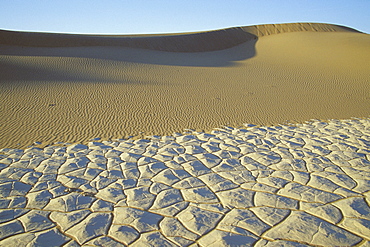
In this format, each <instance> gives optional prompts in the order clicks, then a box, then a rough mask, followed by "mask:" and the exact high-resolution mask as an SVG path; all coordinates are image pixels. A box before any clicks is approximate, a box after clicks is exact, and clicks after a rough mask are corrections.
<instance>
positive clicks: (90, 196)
mask: <svg viewBox="0 0 370 247" xmlns="http://www.w3.org/2000/svg"><path fill="white" fill-rule="evenodd" d="M369 61H370V38H369V35H368V34H364V33H360V32H358V31H356V30H353V29H350V28H346V27H341V26H335V25H329V24H308V23H305V24H299V23H298V24H297V23H296V24H280V25H259V26H250V27H242V28H231V29H225V30H218V31H210V32H201V33H188V34H174V35H140V36H89V35H62V34H41V33H22V32H10V31H0V112H1V118H0V126H1V131H0V148H1V149H0V246H307V245H308V246H368V245H370V238H369V236H370V227H369V226H370V207H369V205H370V161H369V159H370V119H369V115H370V114H369V113H370V110H369V109H370V85H369V78H370V70H369V65H368V64H369ZM335 119H336V120H335ZM186 129H188V130H186ZM128 137H133V138H130V139H128ZM144 137H145V138H144Z"/></svg>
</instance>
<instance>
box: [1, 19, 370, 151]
mask: <svg viewBox="0 0 370 247" xmlns="http://www.w3.org/2000/svg"><path fill="white" fill-rule="evenodd" d="M272 34H274V35H272ZM0 44H1V45H0V74H1V76H0V87H1V89H0V112H1V119H0V126H1V133H0V146H1V147H25V146H27V145H30V144H31V143H32V142H34V141H40V142H42V143H43V145H47V144H50V143H53V142H55V141H62V142H86V141H88V140H89V139H91V138H95V137H101V138H103V139H109V138H122V137H128V136H136V137H143V136H146V135H152V134H159V135H165V134H171V133H173V132H181V131H183V129H184V128H190V129H196V130H204V131H210V130H212V129H213V128H215V127H220V126H223V125H229V126H234V127H238V126H241V125H242V124H243V123H254V124H262V125H271V124H278V123H284V122H285V121H291V122H302V121H306V120H309V119H312V118H315V119H343V118H350V117H367V116H369V113H370V110H369V109H370V98H369V93H370V86H369V78H370V71H369V69H368V62H369V60H370V36H369V35H368V34H363V33H360V32H358V31H356V30H353V29H349V28H346V27H341V26H336V25H329V24H308V23H305V24H299V23H298V24H280V25H260V26H251V27H240V28H231V29H225V30H217V31H210V32H201V33H188V34H173V35H136V36H92V35H67V34H46V33H26V32H13V31H0ZM18 144H19V145H18Z"/></svg>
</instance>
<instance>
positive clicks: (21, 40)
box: [0, 23, 358, 52]
mask: <svg viewBox="0 0 370 247" xmlns="http://www.w3.org/2000/svg"><path fill="white" fill-rule="evenodd" d="M304 31H311V32H312V31H313V32H358V31H357V30H354V29H351V28H348V27H344V26H339V25H333V24H324V23H289V24H267V25H254V26H245V27H234V28H226V29H220V30H213V31H208V32H194V33H180V34H158V35H78V34H59V33H37V32H16V31H6V30H0V44H3V45H16V46H31V47H76V46H121V47H130V48H140V49H149V50H158V51H170V52H205V51H216V50H223V49H227V48H231V47H234V46H236V45H240V44H242V43H244V42H247V41H250V40H253V39H257V37H262V36H266V35H272V34H278V33H287V32H304Z"/></svg>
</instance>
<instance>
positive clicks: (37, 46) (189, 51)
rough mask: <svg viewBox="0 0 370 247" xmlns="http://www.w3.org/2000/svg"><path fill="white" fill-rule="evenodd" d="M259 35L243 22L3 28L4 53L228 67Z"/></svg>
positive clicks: (0, 51) (247, 53)
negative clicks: (173, 30) (89, 29)
mask: <svg viewBox="0 0 370 247" xmlns="http://www.w3.org/2000/svg"><path fill="white" fill-rule="evenodd" d="M257 40H258V37H257V36H256V35H254V34H251V33H249V32H246V31H244V30H243V29H242V28H229V29H223V30H215V31H209V32H200V33H189V34H173V35H143V36H140V35H137V36H119V35H116V36H109V35H106V36H102V35H100V36H99V35H97V36H93V35H70V34H51V33H28V32H15V31H5V30H0V55H10V56H33V57H62V58H63V57H69V58H91V59H103V60H111V61H119V62H131V63H143V64H156V65H169V66H193V67H224V66H233V65H235V64H236V63H235V62H237V61H241V60H245V59H248V58H251V57H253V56H255V54H256V51H255V44H256V42H257Z"/></svg>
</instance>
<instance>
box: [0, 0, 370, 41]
mask: <svg viewBox="0 0 370 247" xmlns="http://www.w3.org/2000/svg"><path fill="white" fill-rule="evenodd" d="M287 22H324V23H333V24H341V25H345V26H349V27H352V28H355V29H357V30H360V31H363V32H366V33H370V0H182V1H180V0H121V1H119V0H99V1H98V0H53V1H52V0H0V29H6V30H19V31H42V32H62V33H90V34H139V33H147V34H151V33H173V32H190V31H206V30H214V29H220V28H226V27H235V26H248V25H255V24H272V23H287Z"/></svg>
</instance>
